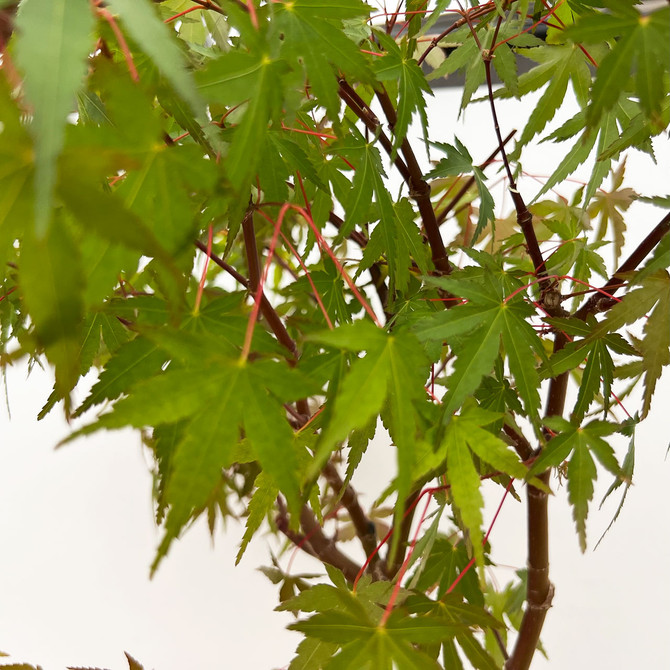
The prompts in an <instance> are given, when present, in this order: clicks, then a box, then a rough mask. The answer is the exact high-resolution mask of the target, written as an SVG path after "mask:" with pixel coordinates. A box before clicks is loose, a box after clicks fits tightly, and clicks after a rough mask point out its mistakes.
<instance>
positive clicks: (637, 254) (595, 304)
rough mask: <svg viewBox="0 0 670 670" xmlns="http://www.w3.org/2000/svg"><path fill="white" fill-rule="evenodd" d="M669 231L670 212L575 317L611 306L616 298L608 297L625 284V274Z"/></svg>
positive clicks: (584, 317) (601, 310)
mask: <svg viewBox="0 0 670 670" xmlns="http://www.w3.org/2000/svg"><path fill="white" fill-rule="evenodd" d="M668 232H670V213H669V214H666V215H665V216H664V217H663V218H662V219H661V221H660V223H659V224H658V225H657V226H656V227H655V228H654V229H653V230H652V231H651V232H650V233H649V235H647V237H645V238H644V240H642V242H640V244H639V245H638V247H637V249H635V251H633V253H632V254H631V255H630V256H629V257H628V258H627V259H626V260H625V261H624V262H623V263H622V264H621V266H620V267H619V269H618V270H617V271H616V272H615V273H614V274H613V275H612V277H611V278H610V279H609V281H608V282H607V283H606V284H605V285H604V286H603V287H602V288H601V289H599V290H598V291H597V292H596V293H594V294H593V295H592V296H591V297H590V298H589V299H588V300H587V301H586V302H585V303H584V304H583V305H582V306H581V307H580V308H579V309H578V310H577V311H576V312H575V314H574V316H575V317H576V318H577V319H582V320H584V319H586V317H587V316H588V315H589V314H594V313H595V312H604V311H606V310H608V309H610V307H612V306H613V305H614V304H615V303H616V300H613V299H612V298H610V297H608V295H605V294H609V295H613V294H614V293H616V292H617V291H618V290H619V289H620V288H622V287H623V286H625V285H626V279H625V275H626V274H627V273H628V272H632V271H633V270H635V268H637V266H638V265H639V264H640V263H641V262H642V261H643V260H644V259H645V258H646V257H647V256H648V255H649V254H650V253H651V252H652V251H653V250H654V249H655V248H656V246H657V245H658V244H659V242H660V241H661V240H662V239H663V238H664V237H665V236H666V235H667V234H668Z"/></svg>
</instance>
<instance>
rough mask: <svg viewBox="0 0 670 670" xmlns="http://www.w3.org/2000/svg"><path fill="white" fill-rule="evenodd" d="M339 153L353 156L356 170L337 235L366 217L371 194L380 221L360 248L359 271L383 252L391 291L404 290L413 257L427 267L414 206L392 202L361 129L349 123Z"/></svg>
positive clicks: (378, 158)
mask: <svg viewBox="0 0 670 670" xmlns="http://www.w3.org/2000/svg"><path fill="white" fill-rule="evenodd" d="M335 150H336V151H337V152H338V153H341V154H343V155H344V156H346V157H347V158H348V159H350V160H352V161H353V162H354V163H355V165H356V174H355V176H354V180H353V182H352V185H351V190H350V192H349V194H348V198H347V201H346V204H345V209H346V213H347V216H346V225H345V226H343V228H342V230H341V231H340V237H343V236H345V235H346V234H348V233H349V232H350V231H351V230H352V229H353V226H354V225H355V224H357V223H362V222H365V221H367V219H368V218H369V217H368V216H366V215H367V214H368V213H369V211H370V202H371V200H372V195H373V194H374V199H375V204H376V205H377V208H378V211H379V214H378V216H379V223H378V224H377V225H376V226H375V228H374V230H373V231H372V234H371V235H370V239H369V241H368V244H367V245H366V247H365V250H364V251H363V259H362V261H361V263H360V265H359V268H358V273H359V274H360V273H361V272H363V271H364V270H366V269H368V268H369V267H370V266H372V264H373V263H375V262H376V261H377V260H378V259H379V257H380V255H381V254H382V253H385V254H386V260H387V261H388V264H389V275H390V293H391V295H393V292H394V291H395V290H397V291H404V290H406V289H407V287H408V285H409V279H410V268H411V267H412V260H414V262H415V263H416V265H417V267H418V268H419V269H420V270H421V271H422V272H424V273H427V272H428V271H429V269H430V260H429V258H428V255H427V251H426V248H425V247H426V245H425V244H424V243H423V240H422V238H421V234H420V232H419V228H418V227H417V225H416V223H415V221H414V219H415V214H414V209H413V207H412V205H411V203H410V202H409V200H407V199H406V198H402V199H400V200H399V201H398V202H397V203H394V202H393V198H392V197H391V194H390V193H389V192H388V189H387V188H386V184H385V183H384V179H383V177H385V176H386V175H385V173H384V169H383V166H382V161H381V156H380V155H379V151H378V150H377V149H376V148H375V147H374V146H373V145H372V144H371V143H368V142H366V141H365V139H364V138H363V136H362V135H361V134H360V132H359V131H358V130H357V129H356V128H355V127H352V136H351V137H350V138H348V139H347V140H346V141H345V142H342V143H340V144H338V145H337V147H335Z"/></svg>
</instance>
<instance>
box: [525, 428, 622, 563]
mask: <svg viewBox="0 0 670 670" xmlns="http://www.w3.org/2000/svg"><path fill="white" fill-rule="evenodd" d="M545 424H546V425H547V426H548V427H549V428H550V429H552V430H553V431H555V432H556V433H557V434H556V436H555V437H553V438H552V439H551V440H550V441H549V442H548V443H547V446H546V447H545V448H544V450H543V451H542V453H541V454H540V456H539V457H538V459H537V460H536V461H535V463H533V465H532V467H531V473H538V472H543V471H544V470H546V469H547V468H549V467H557V466H558V465H560V464H561V463H563V461H565V460H567V459H568V458H569V457H570V460H569V462H568V499H569V500H570V504H571V505H572V508H573V518H574V520H575V524H576V527H577V534H578V536H579V545H580V547H581V549H582V551H586V518H587V516H588V513H589V503H590V502H591V499H592V498H593V490H594V487H593V482H594V480H595V479H596V477H597V471H596V466H595V463H594V460H593V456H595V457H596V459H597V460H598V461H599V462H600V464H601V465H602V466H603V467H604V468H606V469H607V470H608V471H609V472H611V473H612V474H613V475H615V476H616V477H620V478H622V479H624V478H625V475H624V473H623V471H622V470H621V467H620V466H619V463H618V461H617V458H616V456H615V454H614V450H613V449H612V447H611V446H610V445H609V444H608V443H607V442H606V441H605V440H604V439H603V437H606V436H607V435H611V434H612V433H614V432H616V431H617V430H619V426H617V425H616V424H612V423H607V422H605V421H591V422H590V423H587V424H585V425H581V426H580V425H579V424H576V423H570V422H568V421H566V420H565V419H561V418H559V417H551V418H549V419H547V420H546V421H545ZM571 454H572V456H571Z"/></svg>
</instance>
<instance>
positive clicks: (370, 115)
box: [339, 78, 409, 181]
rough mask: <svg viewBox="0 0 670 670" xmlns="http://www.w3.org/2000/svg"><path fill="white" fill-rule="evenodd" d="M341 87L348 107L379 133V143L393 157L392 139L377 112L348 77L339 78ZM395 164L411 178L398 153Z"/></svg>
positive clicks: (369, 128)
mask: <svg viewBox="0 0 670 670" xmlns="http://www.w3.org/2000/svg"><path fill="white" fill-rule="evenodd" d="M339 84H340V89H339V94H340V98H342V100H344V102H345V103H346V105H347V107H349V109H350V110H351V111H352V112H353V113H354V114H355V115H356V116H357V117H358V118H359V119H360V120H361V121H362V122H363V124H364V125H365V127H366V128H367V129H368V130H369V131H370V132H371V133H372V134H373V135H377V137H378V140H379V143H380V144H381V145H382V147H383V148H384V151H386V153H387V154H388V155H389V156H391V157H393V154H394V151H393V145H392V144H391V140H389V138H388V136H387V135H386V134H385V133H384V131H383V130H382V125H381V122H380V121H379V119H378V118H377V116H376V114H375V113H374V112H373V111H372V110H371V109H370V107H369V106H368V104H367V103H366V102H365V100H363V99H362V98H361V97H360V96H359V95H358V93H356V91H355V90H354V89H353V88H352V87H351V86H350V85H349V83H348V82H347V80H346V79H344V78H340V80H339ZM393 164H394V165H395V167H396V169H397V170H398V172H399V173H400V175H401V176H402V178H403V179H404V180H405V181H408V180H409V171H408V170H407V166H406V165H405V163H404V162H403V160H402V159H401V158H400V157H398V156H397V155H396V156H395V157H394V158H393Z"/></svg>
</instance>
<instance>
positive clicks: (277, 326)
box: [195, 240, 298, 360]
mask: <svg viewBox="0 0 670 670" xmlns="http://www.w3.org/2000/svg"><path fill="white" fill-rule="evenodd" d="M195 246H196V247H198V249H200V251H202V252H203V253H205V254H206V253H207V246H206V245H205V244H203V243H202V242H201V241H200V240H196V241H195ZM209 257H210V258H211V260H212V261H213V262H214V263H216V264H217V265H218V266H219V267H220V268H221V269H222V270H225V271H226V272H227V273H228V274H229V275H230V276H231V277H233V278H235V279H236V280H237V281H238V282H239V283H240V284H242V286H244V287H245V288H251V285H250V282H249V280H248V279H247V278H246V277H244V276H243V275H241V274H240V273H239V272H238V271H237V270H236V269H235V268H234V267H232V265H229V264H228V263H226V261H224V260H223V259H222V258H220V257H219V256H217V255H216V254H213V253H211V254H210V256H209ZM261 314H262V315H263V318H264V319H265V320H266V321H267V323H268V326H270V328H271V329H272V332H273V333H274V334H275V336H276V338H277V340H278V341H279V342H280V343H281V344H282V345H283V346H284V347H285V348H286V349H288V350H289V352H290V354H291V358H292V359H293V360H296V359H297V358H298V347H297V345H296V343H295V341H294V340H293V338H292V337H291V336H290V335H289V334H288V331H287V330H286V326H284V323H283V322H282V320H281V319H280V318H279V314H277V312H276V311H275V309H274V307H273V306H272V305H271V304H270V301H269V300H268V299H267V298H266V297H265V295H263V296H262V297H261Z"/></svg>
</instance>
